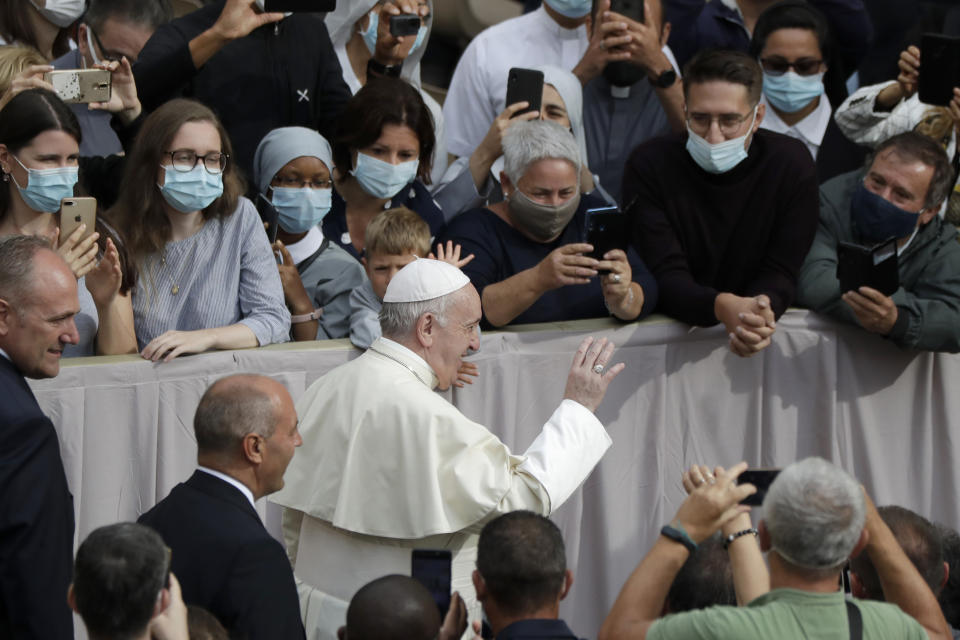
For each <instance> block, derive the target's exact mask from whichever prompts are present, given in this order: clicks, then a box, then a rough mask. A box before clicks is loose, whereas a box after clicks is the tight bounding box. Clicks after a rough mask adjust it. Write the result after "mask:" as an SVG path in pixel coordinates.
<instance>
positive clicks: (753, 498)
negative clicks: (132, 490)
mask: <svg viewBox="0 0 960 640" xmlns="http://www.w3.org/2000/svg"><path fill="white" fill-rule="evenodd" d="M779 474H780V469H747V470H746V471H744V472H743V473H741V474H740V477H738V478H737V484H752V485H753V486H755V487H756V488H757V492H756V493H754V494H753V495H749V496H747V497H746V498H744V499H743V500H742V501H741V502H740V504H747V505H750V506H751V507H759V506H760V505H762V504H763V499H764V498H766V497H767V489H769V488H770V485H771V484H773V481H774V480H775V479H776V477H777V476H778V475H779Z"/></svg>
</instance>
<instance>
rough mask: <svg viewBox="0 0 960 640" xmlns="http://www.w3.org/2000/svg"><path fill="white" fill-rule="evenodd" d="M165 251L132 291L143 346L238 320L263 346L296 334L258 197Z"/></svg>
mask: <svg viewBox="0 0 960 640" xmlns="http://www.w3.org/2000/svg"><path fill="white" fill-rule="evenodd" d="M164 253H165V254H166V256H165V259H164V256H163V255H156V254H154V255H150V256H147V258H146V259H145V260H144V263H143V267H142V269H141V272H140V277H139V278H138V280H137V288H136V291H135V292H134V294H133V320H134V327H135V328H136V332H137V344H138V345H139V346H140V348H141V349H143V348H144V347H145V346H146V345H147V344H148V343H149V342H150V341H151V340H153V339H154V338H156V337H157V336H159V335H161V334H162V333H164V332H165V331H170V330H178V331H194V330H197V329H212V328H217V327H225V326H229V325H232V324H236V323H240V324H243V325H246V326H247V327H249V328H250V330H251V331H253V333H254V335H255V336H256V337H257V342H258V343H259V344H260V346H263V345H267V344H270V343H272V342H285V341H287V340H288V339H289V332H290V312H289V311H288V310H287V306H286V304H285V303H284V299H283V288H282V286H281V284H280V274H279V272H278V270H277V263H276V260H275V258H274V256H273V252H272V251H271V249H270V242H269V240H267V235H266V233H264V230H263V225H262V224H261V222H260V216H259V215H258V214H257V210H256V208H255V207H254V206H253V203H252V202H250V201H249V200H247V199H246V198H240V202H239V204H238V206H237V210H236V211H234V212H233V213H232V214H231V215H230V216H228V217H227V218H225V219H212V220H207V221H206V222H205V223H204V225H203V227H202V228H201V229H200V231H198V232H197V233H195V234H194V235H192V236H190V237H189V238H185V239H183V240H178V241H176V242H168V243H167V245H166V247H165V248H164ZM173 291H176V293H173Z"/></svg>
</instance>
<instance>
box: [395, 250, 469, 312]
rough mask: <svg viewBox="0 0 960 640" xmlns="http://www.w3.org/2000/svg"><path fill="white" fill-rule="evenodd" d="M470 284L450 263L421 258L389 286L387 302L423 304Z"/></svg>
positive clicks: (407, 267) (404, 270)
mask: <svg viewBox="0 0 960 640" xmlns="http://www.w3.org/2000/svg"><path fill="white" fill-rule="evenodd" d="M468 284H470V278H468V277H467V276H465V275H464V273H463V271H460V269H458V268H456V267H455V266H453V265H452V264H449V263H447V262H441V261H440V260H430V259H428V258H418V259H417V260H414V261H413V262H411V263H410V264H408V265H407V266H405V267H404V268H403V269H400V271H398V272H397V275H395V276H393V278H392V279H391V280H390V284H388V285H387V292H386V294H384V296H383V301H384V302H423V301H425V300H433V299H434V298H439V297H440V296H445V295H447V294H450V293H453V292H454V291H457V290H458V289H462V288H463V287H465V286H467V285H468Z"/></svg>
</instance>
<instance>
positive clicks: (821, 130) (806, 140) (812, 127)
mask: <svg viewBox="0 0 960 640" xmlns="http://www.w3.org/2000/svg"><path fill="white" fill-rule="evenodd" d="M760 104H765V105H767V112H766V115H764V116H763V122H761V123H760V128H761V129H766V130H767V131H773V132H774V133H782V134H784V135H788V136H790V137H791V138H796V139H797V140H799V141H800V142H802V143H803V144H805V145H807V150H808V151H810V155H811V156H813V159H814V160H816V159H817V154H818V153H819V152H820V145H821V144H822V143H823V136H824V134H825V133H826V132H827V125H829V124H830V116H831V114H832V113H833V110H832V109H831V108H830V100H828V99H827V96H826V94H824V95H822V96H820V104H818V105H817V108H816V109H814V110H813V111H812V112H810V113H809V114H807V117H806V118H804V119H803V120H801V121H800V122H798V123H797V124H795V125H793V126H790V125H788V124H787V123H786V122H784V121H783V120H782V119H781V118H780V116H779V115H778V114H777V112H776V111H774V110H773V107H771V106H770V103H769V102H767V96H765V95H764V96H762V97H761V98H760Z"/></svg>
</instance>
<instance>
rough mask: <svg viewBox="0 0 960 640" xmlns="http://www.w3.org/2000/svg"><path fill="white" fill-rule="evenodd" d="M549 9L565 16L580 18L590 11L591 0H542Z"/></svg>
mask: <svg viewBox="0 0 960 640" xmlns="http://www.w3.org/2000/svg"><path fill="white" fill-rule="evenodd" d="M543 1H544V2H546V3H547V4H548V5H549V6H550V8H551V9H553V10H554V11H556V12H557V13H559V14H560V15H562V16H566V17H567V18H582V17H583V16H585V15H587V14H588V13H590V9H591V8H592V6H593V0H543Z"/></svg>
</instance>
